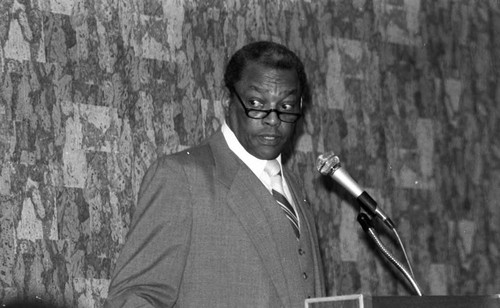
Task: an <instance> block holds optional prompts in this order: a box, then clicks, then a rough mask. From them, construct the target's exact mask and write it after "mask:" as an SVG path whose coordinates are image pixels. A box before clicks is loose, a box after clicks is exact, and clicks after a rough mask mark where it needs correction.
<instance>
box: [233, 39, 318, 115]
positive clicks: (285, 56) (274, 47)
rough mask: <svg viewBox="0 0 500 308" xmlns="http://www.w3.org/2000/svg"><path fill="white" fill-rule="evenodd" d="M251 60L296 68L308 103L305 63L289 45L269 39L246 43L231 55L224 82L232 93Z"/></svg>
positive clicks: (280, 66)
mask: <svg viewBox="0 0 500 308" xmlns="http://www.w3.org/2000/svg"><path fill="white" fill-rule="evenodd" d="M249 62H252V63H258V64H261V65H264V66H265V67H270V68H275V69H293V70H295V71H296V72H297V76H298V79H299V83H300V89H301V96H302V101H303V106H307V105H308V103H309V101H310V93H309V85H308V82H307V75H306V73H305V71H304V64H302V61H300V59H299V57H297V55H296V54H295V53H294V52H293V51H291V50H290V49H288V48H287V47H285V46H283V45H281V44H278V43H274V42H269V41H258V42H254V43H250V44H248V45H245V46H243V47H242V48H241V49H239V50H238V51H236V53H235V54H234V55H233V56H232V57H231V59H230V60H229V63H228V64H227V67H226V71H225V73H224V83H225V85H226V87H227V88H228V90H229V91H230V92H231V94H232V92H233V91H234V85H235V84H236V83H237V82H238V81H240V80H241V74H242V72H243V70H244V69H245V67H246V65H247V64H248V63H249Z"/></svg>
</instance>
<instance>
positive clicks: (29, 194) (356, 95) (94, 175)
mask: <svg viewBox="0 0 500 308" xmlns="http://www.w3.org/2000/svg"><path fill="white" fill-rule="evenodd" d="M256 39H270V40H274V41H278V42H281V43H284V44H286V45H288V46H289V47H290V48H291V49H293V50H295V51H296V52H297V53H298V55H299V56H300V57H301V58H302V59H303V60H304V63H305V64H306V66H307V73H308V75H309V79H310V82H311V86H312V91H313V100H314V107H313V108H311V109H310V110H309V111H308V114H307V116H306V117H305V126H304V129H303V131H302V134H301V136H300V138H299V139H298V140H297V142H296V144H295V147H296V149H297V152H296V154H295V155H293V156H291V157H290V159H289V160H288V162H287V163H288V164H289V165H290V166H291V167H292V168H293V169H295V170H296V171H297V172H300V173H301V175H302V177H303V181H304V183H305V185H306V189H307V191H308V194H309V198H310V201H311V202H312V204H313V205H314V210H315V213H316V214H317V219H318V230H319V235H320V242H321V251H322V254H323V259H324V263H325V275H326V277H327V283H328V294H329V295H343V294H352V293H371V294H375V295H389V294H400V295H406V294H409V293H411V290H410V289H409V288H408V287H407V286H406V284H405V283H403V282H402V280H401V279H400V278H398V277H397V275H395V274H394V271H392V269H391V268H390V267H389V266H388V265H387V264H386V262H384V261H383V259H382V258H381V257H380V255H379V254H378V253H377V252H376V251H375V250H374V248H373V245H372V244H371V243H370V242H369V241H368V240H367V239H366V236H365V235H364V233H362V231H361V230H360V228H359V226H358V224H357V222H356V214H357V212H358V208H357V207H356V206H355V205H354V203H353V202H352V201H353V200H352V199H351V198H350V197H349V196H347V194H346V193H345V191H343V190H342V189H341V188H340V187H338V186H336V184H334V183H331V182H329V181H328V180H325V179H324V178H321V177H320V175H319V174H318V173H317V172H316V171H315V170H314V162H315V159H316V157H317V156H318V155H319V154H321V153H323V152H324V151H327V150H333V151H335V152H336V153H338V154H339V155H340V157H341V160H342V161H343V163H344V166H345V167H346V169H347V170H349V172H350V173H351V175H352V176H353V177H354V178H355V179H356V180H357V181H358V182H359V183H360V184H361V185H362V186H363V187H365V188H366V190H367V191H368V192H369V193H370V194H371V195H372V196H374V197H375V199H376V200H377V201H378V203H379V204H380V205H381V206H382V207H383V208H384V210H385V211H386V212H387V213H389V214H390V216H391V217H392V218H393V220H394V221H395V223H396V225H397V226H398V230H399V232H400V235H401V237H402V238H403V241H404V242H405V243H406V247H407V249H408V252H409V255H410V258H411V260H412V261H413V267H414V271H415V275H416V277H417V280H418V281H419V282H420V284H421V286H422V288H423V291H424V293H426V294H452V295H464V294H489V293H500V223H499V222H500V203H499V202H500V201H499V200H500V189H499V188H500V140H499V136H500V104H499V101H500V78H499V77H500V76H499V74H500V62H499V61H500V4H499V1H495V0H490V1H486V0H484V1H482V0H480V1H468V0H453V1H452V0H448V1H445V0H440V1H435V0H421V1H419V0H356V1H350V0H349V1H348V0H339V1H329V0H289V1H285V0H282V1H266V0H252V1H237V0H234V1H205V0H190V1H180V0H143V1H142V0H75V1H72V0H2V1H1V2H0V44H1V48H0V89H1V90H0V91H1V94H0V252H1V253H0V302H1V303H6V302H9V301H11V300H16V299H31V300H42V301H45V302H50V303H52V304H54V305H57V306H61V307H63V306H64V307H101V306H102V302H103V299H104V298H105V297H106V295H107V288H108V283H109V280H108V279H109V276H110V271H111V269H112V268H113V264H114V262H115V260H116V258H117V256H118V254H119V252H120V247H121V245H122V244H123V242H124V238H125V234H126V231H127V229H128V226H129V222H130V215H131V213H132V212H133V210H134V203H135V200H136V197H137V190H138V185H139V183H140V179H141V178H142V176H143V174H144V171H145V169H146V168H147V167H148V166H149V165H150V163H151V162H152V160H154V159H155V158H156V157H157V156H158V155H159V154H161V153H172V152H175V151H179V150H181V149H184V148H186V147H189V146H192V145H194V144H196V143H198V142H199V141H200V140H202V139H203V138H204V137H206V136H208V135H210V134H211V133H212V132H213V131H214V130H216V129H217V128H218V127H219V126H220V124H221V121H222V118H223V110H222V107H221V101H222V100H224V89H223V87H222V75H223V68H224V64H225V63H226V61H227V60H228V57H229V56H230V55H231V54H232V53H233V52H234V51H235V50H236V49H237V48H239V47H241V46H242V45H244V44H245V43H247V42H250V41H253V40H256ZM382 236H383V234H382ZM384 239H385V241H386V242H387V243H388V245H389V246H390V247H392V246H394V243H393V241H391V240H390V238H389V236H387V235H386V236H384ZM398 255H399V254H398ZM399 257H400V255H399Z"/></svg>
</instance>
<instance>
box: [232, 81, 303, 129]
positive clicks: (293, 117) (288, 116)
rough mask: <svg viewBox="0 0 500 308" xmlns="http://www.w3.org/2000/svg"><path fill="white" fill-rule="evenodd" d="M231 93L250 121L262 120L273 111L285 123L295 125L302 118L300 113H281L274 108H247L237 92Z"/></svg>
mask: <svg viewBox="0 0 500 308" xmlns="http://www.w3.org/2000/svg"><path fill="white" fill-rule="evenodd" d="M232 92H233V93H234V94H236V97H237V98H238V100H239V101H240V103H241V106H243V109H245V114H246V115H247V117H249V118H251V119H264V118H265V117H267V116H268V115H269V114H270V113H271V112H273V111H274V112H276V115H277V116H278V119H280V120H281V121H283V122H286V123H295V122H297V120H298V119H299V118H300V117H301V116H302V114H301V113H293V112H283V111H280V110H278V109H276V108H272V109H264V110H262V109H253V108H248V107H247V106H245V103H243V100H242V99H241V97H240V95H239V94H238V92H236V90H234V89H233V90H232ZM300 105H301V106H302V97H301V98H300Z"/></svg>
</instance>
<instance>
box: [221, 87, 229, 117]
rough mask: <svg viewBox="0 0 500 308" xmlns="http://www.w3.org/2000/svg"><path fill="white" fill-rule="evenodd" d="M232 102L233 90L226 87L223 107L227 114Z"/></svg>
mask: <svg viewBox="0 0 500 308" xmlns="http://www.w3.org/2000/svg"><path fill="white" fill-rule="evenodd" d="M230 102H231V92H230V91H229V90H228V89H226V90H225V91H224V95H223V97H222V109H223V110H224V113H225V114H227V111H228V109H229V104H230Z"/></svg>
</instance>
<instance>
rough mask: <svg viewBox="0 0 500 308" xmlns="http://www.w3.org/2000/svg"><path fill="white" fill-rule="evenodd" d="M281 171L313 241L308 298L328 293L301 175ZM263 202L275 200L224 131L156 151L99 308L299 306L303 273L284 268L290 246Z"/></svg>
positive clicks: (310, 239)
mask: <svg viewBox="0 0 500 308" xmlns="http://www.w3.org/2000/svg"><path fill="white" fill-rule="evenodd" d="M284 175H285V178H286V179H287V182H288V184H289V186H290V188H291V190H292V192H293V193H294V195H295V201H296V205H297V207H298V208H299V211H300V212H301V213H302V216H301V218H302V221H301V229H303V228H307V230H308V231H309V233H308V234H309V235H310V236H309V237H308V238H307V239H304V240H307V241H310V242H309V244H310V246H311V247H313V249H311V253H312V258H313V263H314V270H313V277H309V279H313V281H312V283H313V284H314V287H313V288H314V293H315V294H312V296H324V282H323V272H322V265H321V260H320V256H319V249H318V241H317V236H316V230H315V224H314V219H313V215H312V212H311V208H310V206H309V205H308V204H307V203H306V202H305V196H304V195H303V190H302V189H301V186H300V185H299V183H298V182H297V179H296V178H295V177H292V175H291V174H290V173H289V172H287V170H284ZM266 206H276V203H275V201H274V199H273V198H272V196H271V195H270V194H269V192H268V191H267V190H266V188H265V187H264V185H263V184H262V183H261V182H260V180H259V179H258V178H257V177H256V176H255V175H254V174H253V173H252V171H251V170H250V169H249V168H248V167H247V166H246V165H245V164H244V163H243V162H242V161H241V160H240V159H239V158H238V157H237V156H236V155H235V154H234V153H233V152H231V150H230V149H229V147H228V146H227V144H226V142H225V139H224V137H223V135H222V133H221V132H220V131H219V132H217V133H216V134H215V135H214V136H212V137H211V138H210V139H208V141H207V142H205V143H204V144H202V145H200V146H198V147H195V148H193V149H190V150H186V151H183V152H180V153H176V154H174V155H169V156H163V157H161V158H159V159H158V160H157V161H156V162H155V163H154V164H153V165H152V166H151V167H150V168H149V169H148V172H147V173H146V175H145V176H144V179H143V182H142V184H141V189H140V193H139V200H138V205H137V209H136V212H135V213H134V216H133V220H132V223H131V228H130V230H129V233H128V236H127V242H126V243H125V245H124V247H123V249H122V251H121V254H120V257H119V259H118V261H117V264H116V268H115V271H114V274H113V277H112V281H111V284H110V289H109V296H108V301H107V302H106V304H105V307H171V306H178V307H303V306H304V299H305V291H303V290H300V288H298V287H297V286H298V285H299V284H300V282H299V281H294V280H298V279H302V277H299V278H295V276H296V275H295V272H294V269H290V267H286V265H290V264H291V263H292V262H293V261H292V260H293V258H290V257H289V256H288V255H287V254H285V252H290V251H291V249H292V250H293V251H296V248H295V247H288V246H287V247H285V246H284V245H286V244H285V243H286V241H282V240H281V239H280V238H278V236H277V234H276V232H275V230H276V228H275V226H273V225H272V224H270V223H269V217H268V216H269V215H267V214H266V211H265V210H264V208H265V207H266ZM287 226H289V225H287ZM290 233H293V232H292V231H291V229H290ZM292 265H293V264H292ZM294 266H295V265H294ZM294 266H292V268H293V267H294Z"/></svg>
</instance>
